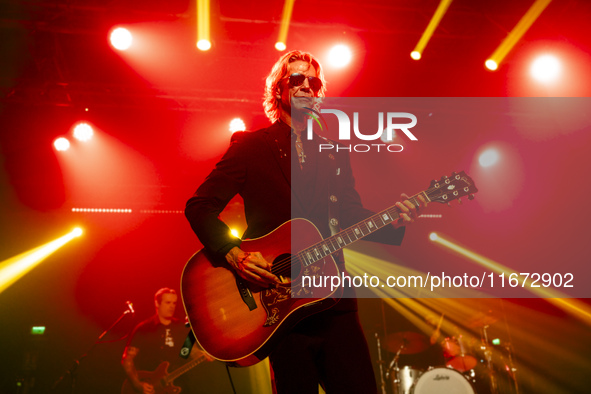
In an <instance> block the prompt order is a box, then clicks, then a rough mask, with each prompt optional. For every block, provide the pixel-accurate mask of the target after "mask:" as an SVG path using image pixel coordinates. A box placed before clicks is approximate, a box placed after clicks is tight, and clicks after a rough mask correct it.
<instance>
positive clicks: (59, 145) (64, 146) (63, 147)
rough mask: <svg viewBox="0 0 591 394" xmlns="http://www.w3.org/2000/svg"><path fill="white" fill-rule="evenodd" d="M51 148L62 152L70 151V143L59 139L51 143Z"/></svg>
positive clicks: (65, 139) (62, 138)
mask: <svg viewBox="0 0 591 394" xmlns="http://www.w3.org/2000/svg"><path fill="white" fill-rule="evenodd" d="M53 146H54V147H55V150H57V151H60V152H64V151H67V150H68V149H70V141H68V139H67V138H64V137H60V138H58V139H56V140H55V141H53Z"/></svg>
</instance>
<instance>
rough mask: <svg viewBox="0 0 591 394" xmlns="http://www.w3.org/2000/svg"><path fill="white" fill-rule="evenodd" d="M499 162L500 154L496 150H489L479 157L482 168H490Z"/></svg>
mask: <svg viewBox="0 0 591 394" xmlns="http://www.w3.org/2000/svg"><path fill="white" fill-rule="evenodd" d="M497 161H499V152H498V151H497V150H496V149H487V150H485V151H484V152H482V153H481V154H480V157H478V163H480V165H481V166H482V167H490V166H492V165H495V164H496V163H497Z"/></svg>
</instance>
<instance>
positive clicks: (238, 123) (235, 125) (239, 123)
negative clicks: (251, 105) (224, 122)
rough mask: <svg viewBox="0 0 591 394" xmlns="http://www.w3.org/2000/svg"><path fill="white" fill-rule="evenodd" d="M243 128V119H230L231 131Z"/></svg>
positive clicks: (244, 126) (242, 129)
mask: <svg viewBox="0 0 591 394" xmlns="http://www.w3.org/2000/svg"><path fill="white" fill-rule="evenodd" d="M244 130H246V125H245V124H244V121H243V120H242V119H240V118H234V119H232V121H230V131H231V132H232V133H234V132H236V131H244Z"/></svg>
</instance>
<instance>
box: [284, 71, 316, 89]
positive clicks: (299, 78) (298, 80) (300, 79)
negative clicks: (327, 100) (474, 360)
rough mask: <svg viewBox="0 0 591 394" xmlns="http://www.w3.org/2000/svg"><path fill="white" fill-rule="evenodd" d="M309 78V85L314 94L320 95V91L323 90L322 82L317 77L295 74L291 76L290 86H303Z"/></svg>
mask: <svg viewBox="0 0 591 394" xmlns="http://www.w3.org/2000/svg"><path fill="white" fill-rule="evenodd" d="M306 78H308V84H309V85H310V89H312V91H313V92H314V93H318V92H319V91H320V89H322V81H321V80H320V78H316V77H306V76H305V75H304V74H300V73H294V74H291V75H290V76H289V84H290V85H291V86H293V87H296V86H301V85H303V84H304V81H305V80H306Z"/></svg>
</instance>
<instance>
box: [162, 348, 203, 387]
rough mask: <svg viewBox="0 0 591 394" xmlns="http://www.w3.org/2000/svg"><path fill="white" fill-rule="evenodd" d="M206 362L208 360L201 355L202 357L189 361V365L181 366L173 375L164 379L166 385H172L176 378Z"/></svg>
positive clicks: (170, 374)
mask: <svg viewBox="0 0 591 394" xmlns="http://www.w3.org/2000/svg"><path fill="white" fill-rule="evenodd" d="M205 360H207V358H206V357H205V356H204V355H201V356H199V357H197V358H196V359H194V360H191V361H189V362H188V363H186V364H184V365H182V366H180V367H179V368H177V369H175V370H174V371H172V372H171V373H169V374H168V375H166V377H165V378H164V381H165V382H166V384H169V383H172V381H173V380H175V379H176V378H178V377H179V376H181V375H182V374H184V373H185V372H188V371H189V370H190V369H192V368H194V367H196V366H197V365H199V364H201V363H202V362H204V361H205Z"/></svg>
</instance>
